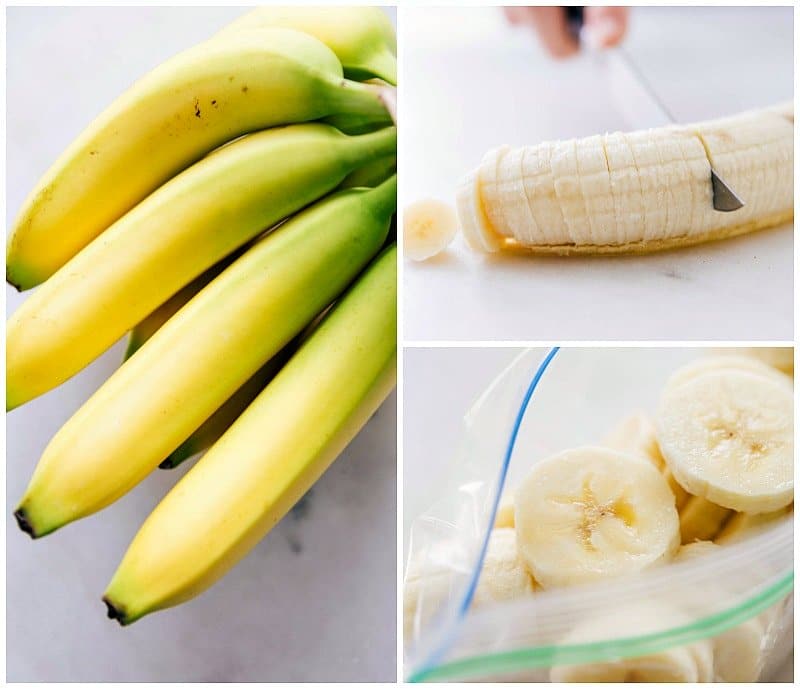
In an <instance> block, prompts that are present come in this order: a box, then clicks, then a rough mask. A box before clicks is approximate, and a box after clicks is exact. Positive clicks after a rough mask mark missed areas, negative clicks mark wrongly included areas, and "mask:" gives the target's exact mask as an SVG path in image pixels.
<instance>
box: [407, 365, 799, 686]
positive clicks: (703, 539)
mask: <svg viewBox="0 0 800 689" xmlns="http://www.w3.org/2000/svg"><path fill="white" fill-rule="evenodd" d="M752 354H753V352H748V351H740V352H737V353H735V354H734V353H731V352H730V351H729V352H727V353H725V354H719V355H714V356H708V357H706V358H702V359H699V360H697V361H693V362H691V363H690V364H688V365H686V366H684V367H682V368H681V369H679V370H678V371H676V372H675V373H674V374H673V375H672V377H671V378H670V379H669V380H668V382H667V384H666V386H665V388H664V390H663V393H662V397H661V402H660V405H659V408H658V411H657V414H656V416H655V420H654V421H651V420H650V419H649V418H648V417H647V416H646V415H645V414H643V413H638V412H637V413H634V414H631V415H630V416H629V417H627V418H625V419H623V420H622V421H621V422H620V423H619V425H618V426H617V427H615V428H614V429H612V431H611V432H610V433H609V434H608V435H607V436H606V438H605V439H604V440H603V441H602V442H601V444H600V445H598V446H587V447H580V448H575V449H571V450H566V451H564V452H561V453H559V454H557V455H554V456H552V457H549V458H547V459H544V460H541V461H539V462H537V463H536V464H535V465H534V466H533V468H532V469H531V470H530V472H529V473H528V475H527V476H526V478H525V479H524V480H523V481H522V482H521V483H520V484H519V485H517V486H516V487H515V488H514V490H513V491H509V492H508V493H507V494H506V495H504V496H503V497H502V499H501V502H500V508H499V510H498V513H497V515H496V518H495V524H494V529H493V531H492V534H491V537H490V540H489V546H488V550H487V555H486V560H485V564H484V568H483V570H482V572H481V576H480V578H479V585H478V589H477V591H476V596H475V598H474V605H475V606H479V605H485V604H486V603H488V602H491V601H495V600H508V599H511V598H514V597H517V598H518V597H522V596H527V595H531V594H533V595H535V591H536V590H537V589H539V588H542V589H545V590H549V589H554V588H558V587H562V586H569V585H574V584H590V583H592V582H596V581H600V580H604V579H609V578H612V577H618V576H622V575H625V574H633V573H636V572H640V571H643V570H645V569H648V568H652V567H655V566H659V565H664V564H668V563H670V562H682V561H686V560H689V559H695V558H699V557H713V556H714V555H715V553H716V551H718V550H719V549H720V548H722V547H724V546H723V545H722V544H727V543H730V542H733V541H736V540H739V539H742V538H745V537H749V536H751V535H754V534H756V533H758V532H759V531H760V530H763V529H766V528H769V527H770V526H773V525H775V524H776V523H777V522H778V521H780V520H782V519H786V518H789V517H788V515H789V513H790V512H791V510H792V501H793V461H794V460H793V457H794V444H793V414H794V412H793V384H792V379H791V377H790V376H788V375H786V374H785V373H783V372H782V371H781V370H779V369H777V368H773V367H772V366H769V365H768V364H766V363H764V361H762V360H760V359H763V358H766V354H763V355H762V353H761V352H755V354H756V356H753V355H752ZM512 533H513V534H515V536H516V543H515V545H516V547H512V545H511V543H510V534H512ZM524 572H527V574H528V575H530V577H531V579H532V580H531V581H526V579H525V578H524V577H523V573H524ZM439 576H440V578H441V576H442V573H441V572H440V573H439ZM417 580H419V575H417ZM417 586H418V587H419V583H418V582H417ZM439 588H440V590H443V588H442V587H441V586H440V587H439ZM479 592H480V593H481V595H478V593H479ZM703 595H706V596H707V595H709V593H708V592H704V593H703ZM411 607H413V606H411ZM411 612H413V610H412V611H411ZM692 612H693V610H692V609H691V606H690V605H684V607H681V606H680V605H677V604H669V605H668V604H667V603H666V602H664V601H662V602H659V603H658V604H657V605H655V604H653V607H652V609H650V608H647V606H642V605H636V606H631V607H629V608H626V607H624V606H622V607H621V608H620V609H619V610H618V611H616V612H615V614H614V617H613V619H608V618H605V617H604V618H597V619H588V620H586V621H585V623H584V624H581V625H579V626H578V627H576V628H575V629H573V630H572V632H571V633H570V634H569V635H568V637H567V638H565V639H564V643H566V644H570V643H577V642H582V641H583V642H585V641H600V640H608V639H611V638H624V637H631V636H639V635H642V634H646V633H648V632H654V631H657V630H662V629H666V628H668V627H669V626H670V625H669V624H668V622H669V621H672V622H674V625H672V626H681V625H683V624H687V623H689V622H691V620H692ZM407 614H408V609H407ZM773 617H774V615H773V613H772V612H771V611H767V612H766V613H764V614H762V615H759V616H758V617H755V618H752V619H750V620H747V621H746V622H745V623H743V624H742V625H740V626H738V627H736V628H734V629H732V630H730V631H728V632H726V633H725V634H723V635H721V636H718V637H716V638H714V639H713V640H705V641H700V642H696V643H694V644H692V645H691V646H686V647H681V648H673V649H669V650H667V651H664V652H661V653H656V654H652V655H648V656H641V657H635V658H626V659H622V660H619V661H614V662H606V663H597V664H592V665H579V666H575V665H569V666H567V665H563V666H558V667H554V668H553V670H552V672H551V679H552V680H553V681H560V682H565V681H569V682H578V681H584V682H586V681H595V682H600V681H604V682H606V681H628V682H631V681H648V682H657V681H680V682H703V681H713V680H714V678H715V677H716V678H719V679H721V680H722V681H755V680H756V679H757V678H758V676H759V673H760V671H761V667H762V663H763V654H762V641H763V639H764V637H765V634H766V632H767V629H768V628H769V625H770V623H771V622H772V619H773ZM612 630H613V632H612Z"/></svg>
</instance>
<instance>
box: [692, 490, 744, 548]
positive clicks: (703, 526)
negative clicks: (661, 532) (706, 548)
mask: <svg viewBox="0 0 800 689" xmlns="http://www.w3.org/2000/svg"><path fill="white" fill-rule="evenodd" d="M678 514H679V517H680V523H681V543H683V544H687V543H694V542H695V541H708V540H709V539H713V538H714V537H715V536H716V535H717V534H718V533H719V532H720V530H721V529H722V527H723V525H724V524H725V522H726V521H727V520H728V519H730V518H731V517H732V516H733V515H734V514H736V513H735V512H734V511H733V510H729V509H728V508H727V507H721V506H720V505H716V504H714V503H713V502H711V501H710V500H706V499H705V498H701V497H699V496H697V495H691V496H689V499H688V500H687V501H686V504H685V505H684V506H683V507H682V508H681V509H680V510H679V511H678Z"/></svg>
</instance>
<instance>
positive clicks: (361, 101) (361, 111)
mask: <svg viewBox="0 0 800 689" xmlns="http://www.w3.org/2000/svg"><path fill="white" fill-rule="evenodd" d="M387 90H390V91H395V90H396V89H394V87H392V86H384V85H383V84H381V85H378V84H360V83H358V82H356V81H349V80H348V79H342V80H341V82H340V83H339V85H338V86H337V87H336V88H334V89H332V93H331V96H330V97H331V105H332V106H333V110H334V111H335V112H339V113H352V114H356V115H366V116H369V117H376V118H377V119H379V120H380V119H383V120H385V121H386V123H387V124H390V123H392V122H393V121H394V120H393V118H392V115H391V113H390V112H389V110H388V107H387V101H388V100H390V98H391V97H390V96H389V95H387V94H386V93H385V92H386V91H387Z"/></svg>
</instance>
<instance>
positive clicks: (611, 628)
mask: <svg viewBox="0 0 800 689" xmlns="http://www.w3.org/2000/svg"><path fill="white" fill-rule="evenodd" d="M689 622H690V619H689V617H688V616H687V615H686V614H685V613H683V612H682V611H680V610H678V609H675V608H673V607H671V606H668V605H665V604H660V603H655V602H646V603H641V604H638V605H635V606H634V605H629V606H627V607H622V608H621V609H617V610H615V611H614V612H613V613H606V614H605V615H601V616H597V617H595V618H592V619H590V620H588V621H587V622H584V623H583V624H581V625H579V626H578V627H576V628H575V629H574V630H573V631H572V632H571V633H570V634H569V635H568V636H567V638H565V639H564V641H563V642H562V643H563V645H574V644H578V643H591V642H593V641H609V640H613V639H624V638H628V637H630V638H636V637H640V636H644V635H647V634H653V633H657V632H661V631H665V630H668V629H671V628H675V627H682V626H685V625H686V624H688V623H689ZM713 670H714V654H713V649H712V646H711V644H710V643H709V642H708V641H699V642H696V643H694V644H691V645H688V646H678V647H675V648H668V649H666V650H664V651H659V652H657V653H652V654H649V655H644V656H638V657H634V658H619V659H616V660H610V661H608V662H601V663H586V664H584V665H562V666H556V667H553V668H551V670H550V681H551V682H710V681H712V680H713V674H714V671H713Z"/></svg>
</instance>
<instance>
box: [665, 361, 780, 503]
mask: <svg viewBox="0 0 800 689" xmlns="http://www.w3.org/2000/svg"><path fill="white" fill-rule="evenodd" d="M656 428H657V433H658V444H659V447H660V448H661V452H662V454H663V455H664V459H665V460H666V462H667V464H668V465H669V468H670V471H671V472H672V474H673V475H674V476H675V479H676V480H677V481H678V483H679V484H680V485H681V486H682V487H683V488H684V489H686V490H687V491H688V492H689V493H691V494H693V495H699V496H701V497H704V498H706V499H708V500H710V501H711V502H714V503H716V504H717V505H721V506H723V507H728V508H730V509H734V510H737V511H739V512H751V513H760V512H772V511H774V510H778V509H780V508H782V507H785V506H786V505H788V504H789V503H790V502H791V501H792V498H793V490H794V478H793V456H794V441H793V394H792V390H791V388H790V387H789V386H787V385H785V384H782V383H781V382H777V381H775V380H772V379H769V378H767V377H763V376H760V375H754V374H752V373H749V372H744V371H734V370H723V371H714V372H707V373H705V374H703V375H701V376H699V377H696V378H693V379H691V380H689V381H687V382H685V383H683V384H681V385H677V386H668V387H667V389H666V390H665V392H664V395H663V396H662V399H661V403H660V407H659V412H658V417H657V420H656Z"/></svg>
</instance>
